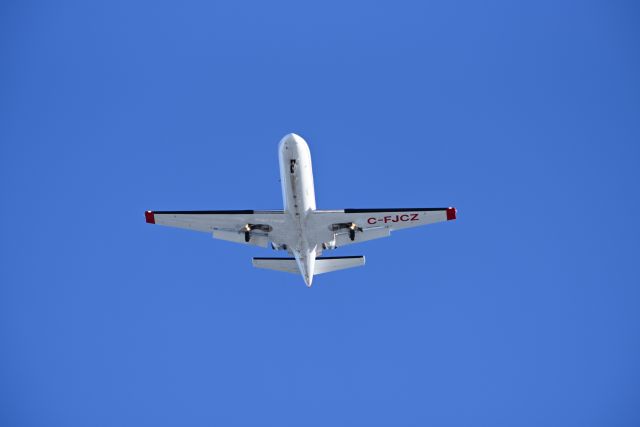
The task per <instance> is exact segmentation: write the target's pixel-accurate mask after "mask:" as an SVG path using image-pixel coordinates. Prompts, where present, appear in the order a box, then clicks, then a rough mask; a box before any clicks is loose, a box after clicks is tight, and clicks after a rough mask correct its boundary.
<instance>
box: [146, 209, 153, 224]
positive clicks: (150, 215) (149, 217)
mask: <svg viewBox="0 0 640 427" xmlns="http://www.w3.org/2000/svg"><path fill="white" fill-rule="evenodd" d="M144 219H146V220H147V223H148V224H155V223H156V219H155V218H154V217H153V212H151V211H146V212H145V213H144Z"/></svg>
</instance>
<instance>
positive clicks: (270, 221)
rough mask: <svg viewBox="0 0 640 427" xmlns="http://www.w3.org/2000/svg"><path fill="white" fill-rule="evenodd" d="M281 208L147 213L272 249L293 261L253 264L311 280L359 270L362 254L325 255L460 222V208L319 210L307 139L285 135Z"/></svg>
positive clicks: (153, 219)
mask: <svg viewBox="0 0 640 427" xmlns="http://www.w3.org/2000/svg"><path fill="white" fill-rule="evenodd" d="M278 155H279V161H280V182H281V185H282V199H283V202H284V209H283V210H275V211H269V210H262V211H259V210H216V211H146V212H145V219H146V222H147V223H149V224H159V225H165V226H169V227H178V228H185V229H189V230H195V231H202V232H206V233H212V234H213V238H214V239H220V240H226V241H230V242H235V243H242V244H248V245H255V246H261V247H265V248H268V247H271V248H272V249H275V250H281V251H287V252H288V254H289V255H292V256H290V257H285V258H262V257H259V258H253V266H254V267H257V268H265V269H270V270H277V271H285V272H289V273H296V274H297V273H300V274H301V275H302V278H303V279H304V282H305V284H306V285H307V287H311V284H312V281H313V276H314V275H317V274H324V273H329V272H332V271H336V270H343V269H347V268H352V267H360V266H363V265H364V263H365V258H364V256H341V257H323V256H320V255H322V252H323V251H326V250H332V249H336V248H338V247H342V246H346V245H350V244H353V243H360V242H365V241H368V240H373V239H379V238H382V237H388V236H389V235H390V234H391V232H392V231H395V230H402V229H405V228H411V227H417V226H421V225H427V224H433V223H436V222H442V221H449V220H454V219H456V213H457V211H456V209H455V208H453V207H448V208H387V209H340V210H318V209H316V197H315V190H314V184H313V173H312V170H311V152H310V151H309V146H308V145H307V143H306V141H305V140H304V139H303V138H302V137H300V136H298V135H296V134H294V133H290V134H288V135H286V136H285V137H284V138H282V140H281V141H280V144H279V146H278Z"/></svg>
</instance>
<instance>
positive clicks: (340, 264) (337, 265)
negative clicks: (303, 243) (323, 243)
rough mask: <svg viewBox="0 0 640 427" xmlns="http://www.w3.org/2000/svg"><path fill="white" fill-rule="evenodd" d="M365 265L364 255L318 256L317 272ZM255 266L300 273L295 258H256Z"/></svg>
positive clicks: (328, 271)
mask: <svg viewBox="0 0 640 427" xmlns="http://www.w3.org/2000/svg"><path fill="white" fill-rule="evenodd" d="M363 265H364V256H338V257H319V258H316V265H315V271H314V273H315V274H322V273H330V272H332V271H336V270H344V269H346V268H352V267H361V266H363ZM253 266H254V267H257V268H266V269H269V270H277V271H285V272H287V273H299V272H300V271H299V270H298V264H297V263H296V259H295V258H254V259H253Z"/></svg>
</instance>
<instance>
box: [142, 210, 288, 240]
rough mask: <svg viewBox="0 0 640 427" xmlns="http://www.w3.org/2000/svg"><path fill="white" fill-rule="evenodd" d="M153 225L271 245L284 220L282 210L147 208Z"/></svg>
mask: <svg viewBox="0 0 640 427" xmlns="http://www.w3.org/2000/svg"><path fill="white" fill-rule="evenodd" d="M145 219H146V221H147V223H149V224H158V225H164V226H167V227H177V228H184V229H187V230H194V231H201V232H207V233H212V235H213V237H214V238H217V239H222V240H227V241H232V242H236V243H248V244H253V245H258V246H267V244H268V242H269V241H273V240H274V238H277V235H278V234H279V233H280V232H281V228H282V227H281V225H282V224H283V223H284V221H285V219H284V215H283V212H282V211H255V210H224V211H146V212H145Z"/></svg>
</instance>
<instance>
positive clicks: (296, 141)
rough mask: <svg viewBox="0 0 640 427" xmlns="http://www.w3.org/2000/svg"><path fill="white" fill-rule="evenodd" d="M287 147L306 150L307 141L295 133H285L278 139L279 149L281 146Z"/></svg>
mask: <svg viewBox="0 0 640 427" xmlns="http://www.w3.org/2000/svg"><path fill="white" fill-rule="evenodd" d="M285 146H287V147H289V149H290V150H295V151H299V150H301V149H302V150H304V149H305V148H306V149H307V150H308V149H309V148H308V146H307V142H306V141H305V140H304V138H302V137H301V136H300V135H296V134H295V133H289V134H287V135H285V136H284V137H283V138H282V139H281V140H280V149H282V148H283V147H285Z"/></svg>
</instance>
